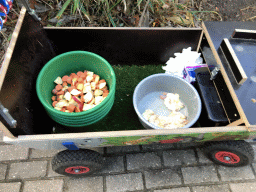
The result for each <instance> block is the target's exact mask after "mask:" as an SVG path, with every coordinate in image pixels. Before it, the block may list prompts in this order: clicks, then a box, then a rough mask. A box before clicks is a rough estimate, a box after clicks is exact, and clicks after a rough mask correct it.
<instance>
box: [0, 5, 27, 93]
mask: <svg viewBox="0 0 256 192" xmlns="http://www.w3.org/2000/svg"><path fill="white" fill-rule="evenodd" d="M25 14H26V9H25V7H22V8H21V11H20V16H19V18H18V21H17V24H16V26H15V29H14V31H13V34H12V38H11V41H10V44H9V46H8V48H7V50H6V53H5V58H4V61H3V63H2V68H1V69H0V90H1V88H2V85H3V82H4V78H5V74H6V71H7V69H8V66H9V63H10V60H11V57H12V54H13V50H14V47H15V44H16V41H17V38H18V35H19V32H20V28H21V26H22V23H23V19H24V17H25Z"/></svg>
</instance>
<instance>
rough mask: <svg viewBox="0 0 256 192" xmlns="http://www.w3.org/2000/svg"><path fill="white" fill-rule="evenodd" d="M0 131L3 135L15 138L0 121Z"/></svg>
mask: <svg viewBox="0 0 256 192" xmlns="http://www.w3.org/2000/svg"><path fill="white" fill-rule="evenodd" d="M0 131H1V132H2V133H3V135H4V136H7V137H10V138H13V139H14V138H16V137H15V136H14V135H13V134H12V133H11V132H10V131H9V130H8V129H7V128H6V127H5V126H4V124H3V123H2V122H1V121H0Z"/></svg>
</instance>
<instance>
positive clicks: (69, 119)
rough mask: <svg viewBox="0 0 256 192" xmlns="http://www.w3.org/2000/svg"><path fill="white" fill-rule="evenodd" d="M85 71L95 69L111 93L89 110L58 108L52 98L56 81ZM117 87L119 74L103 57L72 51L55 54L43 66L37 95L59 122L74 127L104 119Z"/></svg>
mask: <svg viewBox="0 0 256 192" xmlns="http://www.w3.org/2000/svg"><path fill="white" fill-rule="evenodd" d="M84 70H88V71H93V72H94V73H96V74H97V75H99V76H100V79H105V80H106V82H107V85H108V88H109V94H108V96H107V97H106V98H105V99H104V100H103V101H102V102H101V103H100V104H99V105H97V106H95V107H94V108H92V109H90V110H88V111H83V112H78V113H75V112H74V113H66V112H62V111H58V110H56V109H54V108H53V107H52V100H51V97H52V93H51V91H52V90H53V89H54V87H55V86H56V84H55V83H54V80H55V79H56V78H57V77H58V76H60V77H62V76H64V75H69V74H70V73H76V72H78V71H84ZM115 89H116V76H115V73H114V70H113V68H112V67H111V65H110V64H109V63H108V62H107V61H106V60H105V59H104V58H102V57H101V56H99V55H97V54H95V53H91V52H87V51H71V52H67V53H63V54H61V55H58V56H56V57H54V58H53V59H51V60H50V61H49V62H48V63H46V65H45V66H44V67H43V68H42V70H41V71H40V73H39V75H38V78H37V81H36V92H37V96H38V98H39V100H40V102H41V103H42V105H43V106H44V108H45V110H46V112H47V114H48V115H49V116H50V117H51V118H52V119H53V120H54V121H56V122H57V123H59V124H62V125H65V126H70V127H83V126H87V125H91V124H93V123H96V122H98V121H100V120H101V119H103V118H104V117H105V116H106V115H107V114H108V113H109V111H110V110H111V108H112V106H113V103H114V100H115Z"/></svg>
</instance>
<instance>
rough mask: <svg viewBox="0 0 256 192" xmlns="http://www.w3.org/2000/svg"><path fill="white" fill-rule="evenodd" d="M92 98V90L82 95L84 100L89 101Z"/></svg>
mask: <svg viewBox="0 0 256 192" xmlns="http://www.w3.org/2000/svg"><path fill="white" fill-rule="evenodd" d="M92 98H93V94H92V92H88V93H86V94H85V95H84V102H89V101H91V100H92Z"/></svg>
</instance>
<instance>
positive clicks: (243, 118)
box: [202, 22, 250, 126]
mask: <svg viewBox="0 0 256 192" xmlns="http://www.w3.org/2000/svg"><path fill="white" fill-rule="evenodd" d="M202 28H203V30H204V33H205V36H206V38H207V41H208V43H209V45H210V48H211V49H212V52H213V55H214V57H215V59H216V61H217V63H218V65H219V66H220V71H221V73H222V75H223V78H224V80H225V83H226V85H227V87H228V89H229V91H230V94H231V96H232V98H233V100H234V103H235V105H236V107H237V110H238V112H239V115H240V116H241V119H242V120H243V122H244V123H245V125H246V126H250V123H249V122H248V120H247V118H246V115H245V113H244V110H243V108H242V106H241V104H240V102H239V100H238V97H237V95H236V93H235V91H234V89H233V87H232V85H231V82H230V80H229V78H228V75H227V73H226V71H225V69H224V67H223V65H222V62H221V60H220V57H219V55H218V53H217V51H216V49H215V47H214V45H213V42H212V40H211V37H210V35H209V33H208V32H207V28H206V26H205V24H204V22H203V23H202Z"/></svg>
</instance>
